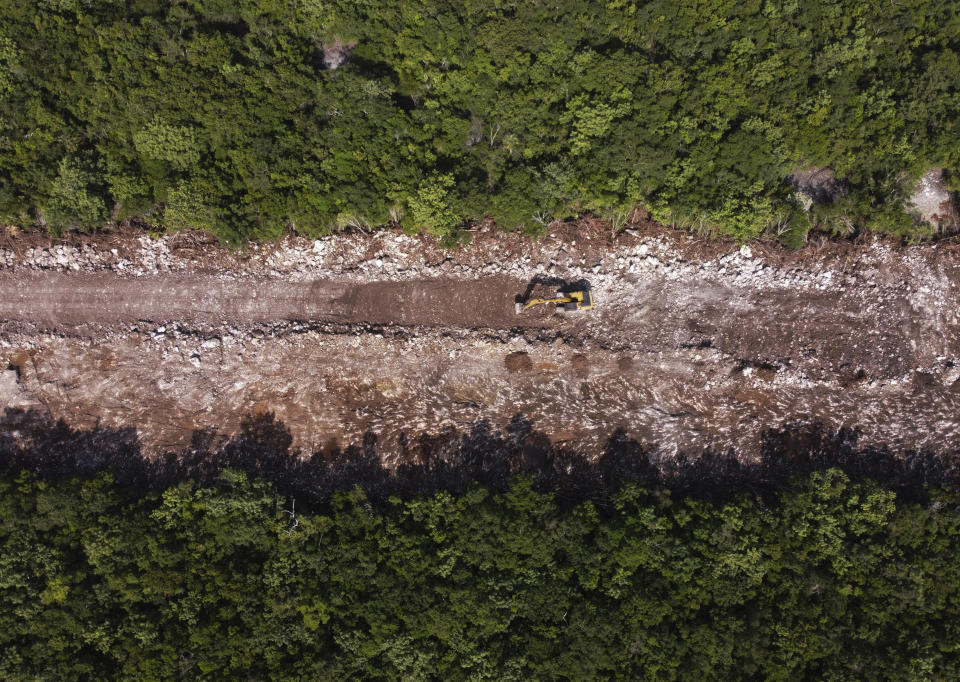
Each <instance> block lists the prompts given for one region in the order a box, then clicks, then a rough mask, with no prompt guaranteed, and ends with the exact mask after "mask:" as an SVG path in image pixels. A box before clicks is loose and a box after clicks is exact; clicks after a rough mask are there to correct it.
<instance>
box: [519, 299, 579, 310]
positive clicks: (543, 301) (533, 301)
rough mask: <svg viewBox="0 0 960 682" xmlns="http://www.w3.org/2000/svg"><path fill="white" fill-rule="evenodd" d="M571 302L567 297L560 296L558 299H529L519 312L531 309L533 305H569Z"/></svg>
mask: <svg viewBox="0 0 960 682" xmlns="http://www.w3.org/2000/svg"><path fill="white" fill-rule="evenodd" d="M573 300H574V299H572V298H571V297H569V296H560V297H558V298H531V299H530V300H529V301H527V303H526V305H524V306H523V307H522V308H521V310H526V309H527V308H532V307H533V306H535V305H543V304H546V303H570V302H572V301H573Z"/></svg>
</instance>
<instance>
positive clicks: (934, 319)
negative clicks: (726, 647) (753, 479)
mask: <svg viewBox="0 0 960 682" xmlns="http://www.w3.org/2000/svg"><path fill="white" fill-rule="evenodd" d="M958 263H960V259H958V253H957V247H956V246H955V245H952V244H949V243H945V242H942V243H940V244H936V245H933V244H926V245H916V246H899V245H894V244H892V243H890V242H888V241H883V240H880V239H872V238H870V239H863V240H861V241H859V242H857V243H840V242H831V241H823V242H822V243H820V244H819V245H810V246H808V247H806V248H805V249H802V250H799V251H789V250H786V249H783V248H781V247H778V246H775V245H772V244H763V243H759V244H752V245H750V246H749V247H743V248H740V247H738V246H737V245H736V244H732V243H724V242H717V241H705V240H700V239H696V238H694V237H692V236H690V235H687V234H683V233H677V232H673V231H670V230H667V229H665V228H659V227H656V226H653V225H639V226H636V227H635V228H633V229H629V230H626V231H624V232H621V233H619V234H617V235H614V234H612V233H611V232H610V230H609V229H608V228H605V227H604V226H603V225H601V224H599V223H597V224H594V223H591V222H589V221H582V222H580V223H576V224H564V225H555V226H553V229H552V230H551V232H550V233H549V234H548V235H547V236H546V237H545V238H543V239H541V240H539V241H533V240H530V239H527V238H524V237H522V236H520V235H510V234H504V233H500V232H497V231H495V230H494V229H492V227H489V226H486V227H483V228H480V229H479V230H478V231H477V232H475V233H474V234H473V239H472V241H471V242H470V243H469V244H468V245H466V246H463V247H460V248H457V249H453V250H444V249H441V248H439V247H438V246H437V245H436V244H435V243H433V242H432V241H431V240H429V239H427V238H424V237H415V236H409V235H404V234H402V233H399V232H396V231H384V232H380V233H376V234H374V235H366V234H360V233H357V234H341V235H335V236H332V237H329V238H325V239H321V240H316V241H312V240H306V239H302V238H293V237H291V238H289V239H287V240H284V241H283V242H280V243H276V244H262V245H251V246H248V247H247V248H246V249H243V250H230V249H225V248H221V247H220V246H218V245H217V244H216V243H211V241H210V239H209V238H206V237H204V236H202V235H197V234H189V233H184V234H177V235H171V236H165V237H162V238H159V239H153V238H150V237H147V236H144V235H142V234H138V233H136V232H115V233H107V234H103V235H99V236H98V237H96V238H85V237H74V238H72V239H71V240H65V241H59V242H50V241H49V240H47V239H46V238H40V237H30V238H23V237H16V238H10V239H8V240H7V241H6V242H5V243H4V244H3V245H0V321H2V322H0V412H2V414H3V417H2V419H3V420H4V424H5V428H6V429H7V430H8V432H12V433H16V430H17V429H19V428H20V426H21V425H22V423H23V420H24V419H25V415H30V414H33V415H42V416H43V417H44V418H51V419H54V420H63V421H64V422H65V423H66V424H68V425H70V426H72V427H75V428H90V427H93V426H97V425H99V426H101V427H103V426H107V427H115V428H122V427H135V428H136V430H137V435H138V437H139V440H140V445H141V448H142V449H143V451H144V452H145V453H147V454H149V453H158V452H162V451H169V450H176V449H179V448H183V447H186V446H188V445H189V444H190V443H191V441H192V439H193V438H194V434H195V433H196V432H198V431H204V430H206V431H208V432H209V431H211V430H213V431H216V432H217V433H218V434H220V435H221V436H222V437H224V438H227V437H230V436H232V435H234V434H236V433H237V431H238V429H239V428H240V423H241V420H242V419H243V418H244V417H246V416H249V415H263V414H268V413H272V414H274V415H275V416H276V417H277V418H278V419H280V420H282V422H283V423H284V425H285V426H286V428H287V429H289V431H290V434H291V435H292V437H293V442H294V445H295V446H297V447H300V448H303V449H304V450H317V449H320V450H334V449H342V448H345V447H347V446H349V445H351V444H356V443H360V442H362V441H363V440H364V438H365V437H368V438H369V434H373V435H375V437H376V439H377V443H378V451H379V453H380V456H381V457H382V458H383V464H384V465H385V466H387V467H389V466H391V465H393V464H396V463H398V462H399V461H400V458H401V457H408V458H409V457H414V458H415V457H416V453H414V454H413V455H411V454H410V453H411V447H413V446H411V443H416V442H417V439H422V437H423V436H428V437H429V436H431V435H436V434H442V433H447V434H449V433H451V432H456V433H470V432H471V431H476V429H478V428H483V429H488V430H492V431H500V432H509V430H510V425H511V424H515V423H516V422H517V420H518V419H520V420H524V421H525V422H528V423H529V424H530V426H531V427H532V429H534V430H535V431H536V432H537V433H539V434H544V435H545V436H546V437H547V438H549V440H550V442H551V443H554V444H562V445H563V447H565V448H567V449H568V450H570V451H573V452H578V453H582V454H583V456H584V457H587V458H590V457H593V456H596V455H597V454H598V453H600V452H601V451H602V450H603V448H604V446H605V444H606V443H607V442H608V440H609V439H610V438H611V437H612V436H613V435H614V434H615V433H619V434H623V435H625V436H626V437H628V438H631V439H633V440H635V441H637V442H638V443H641V444H642V445H644V446H645V449H647V450H648V451H650V452H656V453H657V455H658V456H660V457H671V456H676V455H677V454H679V453H695V452H700V451H703V449H704V448H711V449H713V450H721V451H728V450H731V449H732V450H733V451H734V453H735V454H736V456H737V457H738V458H740V459H741V460H743V461H745V462H749V461H750V460H751V459H753V458H756V457H758V456H759V451H760V444H761V437H762V434H763V433H764V432H765V431H766V430H768V429H774V428H779V427H781V426H782V425H784V424H786V423H789V422H794V421H797V420H804V421H811V422H818V423H820V424H822V425H823V426H824V427H825V428H827V429H830V430H839V429H859V430H860V431H861V432H862V436H861V442H863V443H868V444H876V445H882V446H886V447H890V448H892V449H896V450H900V451H907V450H921V449H922V450H927V451H930V452H934V453H936V452H939V451H943V450H946V449H948V448H950V447H951V446H952V445H953V444H955V443H956V442H957V437H958V435H960V419H958V416H957V415H958V407H960V334H958V331H960V317H958V304H960V290H958V284H960V269H958V265H957V264H958ZM582 279H586V280H588V281H589V282H590V284H591V286H592V290H593V293H594V297H595V307H594V309H593V310H592V311H589V312H579V313H575V314H569V313H568V314H559V313H557V312H555V311H554V310H552V309H551V308H550V307H549V306H541V307H538V308H534V309H531V310H528V311H525V312H523V313H522V314H520V315H518V314H516V313H515V312H514V302H515V300H517V297H518V296H519V297H523V296H530V295H533V296H541V295H548V294H552V293H553V292H554V291H555V290H556V289H557V288H558V287H560V286H562V285H563V284H568V283H571V282H575V281H578V280H582ZM414 449H415V448H414Z"/></svg>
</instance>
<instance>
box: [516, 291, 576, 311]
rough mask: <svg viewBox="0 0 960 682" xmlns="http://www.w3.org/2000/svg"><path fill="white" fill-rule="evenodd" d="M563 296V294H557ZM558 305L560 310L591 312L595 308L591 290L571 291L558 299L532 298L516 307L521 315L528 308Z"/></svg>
mask: <svg viewBox="0 0 960 682" xmlns="http://www.w3.org/2000/svg"><path fill="white" fill-rule="evenodd" d="M557 293H558V294H562V293H563V292H557ZM550 304H553V305H557V306H562V307H561V308H559V310H561V311H562V310H590V309H591V308H593V293H592V292H591V291H590V289H583V290H581V291H571V292H570V293H567V294H563V295H560V296H557V297H556V298H531V299H529V300H527V301H526V302H521V303H517V304H516V305H515V307H516V312H517V313H518V314H519V313H521V312H523V311H524V310H526V309H527V308H532V307H533V306H537V305H550Z"/></svg>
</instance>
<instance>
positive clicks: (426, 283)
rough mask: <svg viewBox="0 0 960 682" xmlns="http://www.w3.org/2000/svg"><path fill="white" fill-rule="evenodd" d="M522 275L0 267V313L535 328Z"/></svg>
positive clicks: (54, 318)
mask: <svg viewBox="0 0 960 682" xmlns="http://www.w3.org/2000/svg"><path fill="white" fill-rule="evenodd" d="M523 286H524V283H522V282H519V281H517V280H513V279H510V278H507V277H490V278H485V279H479V280H469V281H457V280H444V279H439V280H423V281H409V282H368V283H357V282H355V281H354V282H349V281H336V280H331V279H318V280H315V281H312V282H289V281H282V280H269V279H259V278H243V279H225V278H221V277H216V276H211V275H207V276H203V275H193V276H191V275H179V274H178V275H173V274H171V275H162V276H145V277H137V278H122V277H117V276H116V275H114V274H112V273H78V274H65V273H57V272H49V273H43V274H21V275H17V276H16V277H14V276H11V275H2V276H0V318H2V319H5V320H23V321H29V322H32V323H34V324H36V325H38V326H39V327H41V328H47V329H65V328H69V327H72V326H78V325H97V326H100V327H112V326H119V325H122V324H124V323H130V322H136V321H143V320H147V321H154V322H158V323H161V322H168V321H183V322H193V323H208V324H234V325H240V326H249V325H252V324H259V323H271V322H283V321H314V322H316V321H319V322H348V323H359V324H392V325H405V326H424V327H432V326H443V327H455V328H466V329H469V328H479V327H485V328H494V329H509V328H511V327H514V326H521V325H519V324H518V323H520V322H523V325H522V326H533V327H541V326H544V323H543V321H542V319H541V320H540V321H538V320H537V318H534V317H532V316H528V317H526V318H523V319H522V320H520V319H518V318H517V316H516V314H515V313H514V309H513V296H514V295H515V294H516V293H517V292H520V291H522V289H523Z"/></svg>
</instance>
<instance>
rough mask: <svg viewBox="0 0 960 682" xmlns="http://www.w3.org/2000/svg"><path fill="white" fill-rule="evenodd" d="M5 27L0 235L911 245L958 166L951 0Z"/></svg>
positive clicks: (525, 2)
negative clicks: (809, 179)
mask: <svg viewBox="0 0 960 682" xmlns="http://www.w3.org/2000/svg"><path fill="white" fill-rule="evenodd" d="M0 7H2V9H0V18H2V21H0V216H3V219H5V220H6V221H7V222H10V223H12V224H19V225H28V224H34V223H40V224H43V225H46V226H47V227H48V228H49V229H50V230H52V231H54V232H59V231H62V230H66V229H89V228H91V227H93V226H97V225H100V224H103V223H104V222H107V221H110V220H121V219H125V218H137V219H142V220H144V221H146V222H147V223H148V224H150V225H153V226H155V227H156V228H157V229H170V230H177V229H181V228H187V227H194V228H200V229H204V230H209V231H211V232H213V233H215V234H217V235H219V236H220V237H221V238H222V239H224V240H226V241H229V242H234V243H236V242H241V241H243V240H246V239H250V238H271V237H276V236H279V235H281V234H284V233H285V232H287V231H291V230H292V231H295V232H297V233H300V234H304V235H318V234H323V233H326V232H328V231H331V230H336V229H341V228H344V227H348V226H350V227H354V228H362V229H366V228H367V227H371V226H376V225H380V224H385V223H387V222H400V223H401V224H403V225H404V226H405V227H406V228H408V229H410V230H427V231H429V232H430V233H432V234H435V235H438V236H440V237H442V238H444V239H446V240H447V241H452V240H455V238H456V227H457V225H459V224H462V223H464V222H465V221H475V220H479V219H482V218H483V217H485V216H491V217H493V218H494V219H496V221H497V223H498V224H499V225H500V226H502V227H504V228H507V229H516V228H524V229H526V230H528V231H530V232H532V233H536V232H537V231H538V230H541V229H543V225H545V224H546V223H548V222H549V221H550V220H552V219H554V218H558V217H566V216H571V215H575V214H577V213H579V212H583V211H593V212H595V213H597V214H600V215H602V216H605V217H607V218H608V219H610V220H611V221H612V222H613V223H614V225H618V224H621V223H622V221H623V219H624V217H625V216H626V215H628V214H629V213H630V211H631V210H632V209H633V207H635V206H637V205H641V206H644V207H646V208H647V209H649V210H651V211H652V213H653V216H654V217H655V218H657V219H659V220H660V221H662V222H664V223H667V224H674V225H685V226H691V227H695V228H697V229H703V230H714V229H717V228H719V229H721V230H723V231H724V232H726V233H730V234H734V235H736V236H738V237H739V238H743V239H745V238H749V237H753V236H756V235H759V234H762V233H765V232H766V233H767V234H770V233H774V234H779V235H780V236H781V237H782V238H783V239H785V240H787V241H788V242H797V241H798V240H801V239H802V237H803V235H804V234H805V233H806V231H807V230H809V229H810V227H811V226H814V227H818V228H822V229H825V230H828V231H835V232H841V233H848V232H849V231H850V230H855V229H859V228H863V227H868V228H871V229H878V230H883V231H888V232H893V233H898V234H905V235H911V236H919V235H923V234H926V233H927V232H928V231H929V230H930V228H929V227H923V226H920V225H917V224H915V223H914V222H913V221H912V220H911V219H910V218H909V217H908V216H907V215H906V213H905V211H904V198H905V196H906V195H907V194H909V192H910V189H911V188H912V186H913V183H914V182H915V180H916V179H917V178H918V177H919V176H920V175H921V174H922V173H923V171H924V170H926V169H927V168H930V167H945V168H947V169H948V171H957V170H958V169H960V127H958V122H960V60H958V54H960V6H958V4H957V3H956V2H954V0H900V1H898V2H875V3H867V2H862V0H818V1H817V2H798V0H706V1H704V0H698V1H697V2H689V1H681V2H676V1H675V0H652V1H650V2H632V1H629V0H559V1H556V2H542V1H540V0H483V1H482V2H481V1H475V0H458V1H457V2H450V1H449V0H425V1H424V2H403V1H401V0H376V1H372V0H325V1H324V2H320V1H319V0H179V1H174V0H2V2H0ZM814 166H815V167H830V168H832V169H833V171H834V172H835V173H836V175H837V176H838V177H839V178H840V179H841V183H842V188H843V191H842V192H840V194H842V195H843V196H838V197H835V198H836V200H835V201H833V202H832V203H829V204H826V205H817V206H814V207H813V209H812V211H810V212H807V211H806V210H804V209H803V208H802V207H801V204H802V202H801V201H799V200H798V198H797V197H796V196H795V194H794V192H793V189H792V187H791V185H790V184H789V183H788V182H787V180H786V178H787V177H788V175H789V174H790V173H791V172H792V171H794V170H797V169H804V168H810V167H814ZM953 177H954V178H955V177H956V176H955V175H954V176H953ZM954 182H956V180H954Z"/></svg>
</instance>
